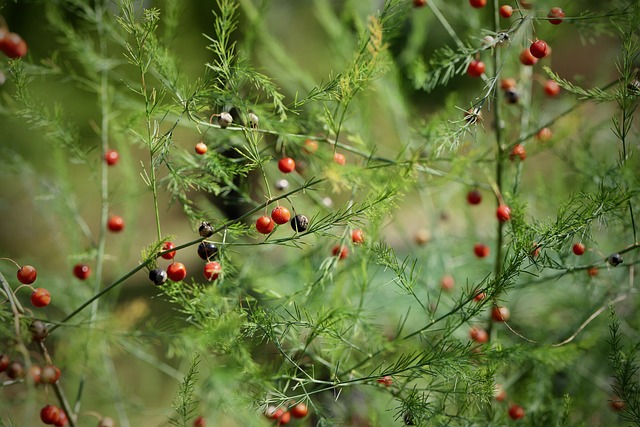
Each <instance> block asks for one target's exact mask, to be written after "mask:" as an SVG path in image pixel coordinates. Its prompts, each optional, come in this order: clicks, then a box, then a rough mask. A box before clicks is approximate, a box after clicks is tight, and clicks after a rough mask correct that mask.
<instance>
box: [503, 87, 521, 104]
mask: <svg viewBox="0 0 640 427" xmlns="http://www.w3.org/2000/svg"><path fill="white" fill-rule="evenodd" d="M504 97H505V99H506V100H507V102H508V103H509V104H517V103H518V100H519V99H520V95H518V91H517V90H515V89H508V90H505V91H504Z"/></svg>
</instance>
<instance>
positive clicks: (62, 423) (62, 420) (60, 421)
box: [53, 409, 69, 427]
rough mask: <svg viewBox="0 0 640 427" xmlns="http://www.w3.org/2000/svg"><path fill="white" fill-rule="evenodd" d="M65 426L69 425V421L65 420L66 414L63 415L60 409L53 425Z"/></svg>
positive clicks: (57, 426)
mask: <svg viewBox="0 0 640 427" xmlns="http://www.w3.org/2000/svg"><path fill="white" fill-rule="evenodd" d="M67 424H69V419H68V418H67V414H65V413H64V411H63V410H62V409H61V410H60V418H58V421H56V422H55V423H53V425H55V426H56V427H64V426H66V425H67Z"/></svg>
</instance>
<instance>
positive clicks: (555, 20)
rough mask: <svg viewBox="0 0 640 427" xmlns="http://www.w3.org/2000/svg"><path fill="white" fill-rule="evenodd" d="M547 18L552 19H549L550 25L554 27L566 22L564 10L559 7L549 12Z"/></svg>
mask: <svg viewBox="0 0 640 427" xmlns="http://www.w3.org/2000/svg"><path fill="white" fill-rule="evenodd" d="M547 17H548V18H552V19H549V23H551V24H553V25H559V24H562V21H563V20H564V10H562V9H560V8H559V7H554V8H552V9H551V10H550V11H549V13H548V14H547Z"/></svg>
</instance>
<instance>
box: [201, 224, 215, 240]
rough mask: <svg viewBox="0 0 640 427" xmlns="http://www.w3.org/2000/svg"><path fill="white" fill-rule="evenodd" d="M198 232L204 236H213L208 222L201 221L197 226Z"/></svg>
mask: <svg viewBox="0 0 640 427" xmlns="http://www.w3.org/2000/svg"><path fill="white" fill-rule="evenodd" d="M198 234H200V236H201V237H204V238H207V237H211V236H213V227H212V226H211V224H209V223H208V222H206V221H202V222H201V223H200V227H198Z"/></svg>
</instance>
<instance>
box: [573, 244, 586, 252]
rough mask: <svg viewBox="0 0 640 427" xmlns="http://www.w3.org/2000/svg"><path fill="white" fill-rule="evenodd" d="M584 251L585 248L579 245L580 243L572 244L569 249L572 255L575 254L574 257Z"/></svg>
mask: <svg viewBox="0 0 640 427" xmlns="http://www.w3.org/2000/svg"><path fill="white" fill-rule="evenodd" d="M585 249H586V248H585V246H584V244H583V243H580V242H578V243H574V244H573V247H572V248H571V250H572V251H573V253H574V254H576V255H582V254H584V251H585Z"/></svg>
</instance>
